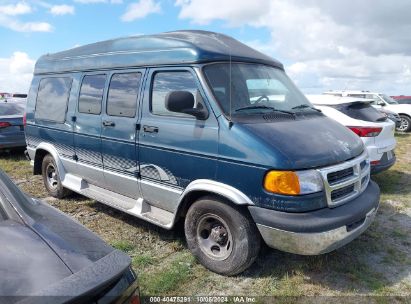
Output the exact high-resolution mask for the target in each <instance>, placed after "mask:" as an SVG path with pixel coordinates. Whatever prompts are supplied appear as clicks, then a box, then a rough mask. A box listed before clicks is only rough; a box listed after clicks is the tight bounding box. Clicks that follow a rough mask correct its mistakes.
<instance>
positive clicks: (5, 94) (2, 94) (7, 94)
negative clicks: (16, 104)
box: [0, 92, 12, 101]
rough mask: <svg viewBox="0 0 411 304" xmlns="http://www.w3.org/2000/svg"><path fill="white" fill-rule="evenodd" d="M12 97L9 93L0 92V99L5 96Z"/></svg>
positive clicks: (3, 98) (2, 99) (5, 97)
mask: <svg viewBox="0 0 411 304" xmlns="http://www.w3.org/2000/svg"><path fill="white" fill-rule="evenodd" d="M10 97H12V95H11V94H10V93H5V92H0V101H4V100H5V99H7V98H10Z"/></svg>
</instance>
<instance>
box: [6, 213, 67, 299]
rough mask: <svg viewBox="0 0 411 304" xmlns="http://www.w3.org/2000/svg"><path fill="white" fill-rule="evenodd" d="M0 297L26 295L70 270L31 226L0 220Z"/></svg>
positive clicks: (56, 279)
mask: <svg viewBox="0 0 411 304" xmlns="http://www.w3.org/2000/svg"><path fill="white" fill-rule="evenodd" d="M0 244H1V250H0V296H10V295H17V296H19V295H20V296H25V295H28V294H32V293H33V292H34V291H37V290H40V289H42V288H45V287H46V286H48V285H51V284H54V283H55V282H58V281H60V280H61V279H63V278H65V277H67V276H70V275H71V274H72V273H71V271H70V270H69V269H68V268H67V266H66V265H65V264H64V263H63V262H62V261H61V259H60V258H59V257H58V256H57V255H56V254H55V253H54V252H53V251H52V250H51V249H50V247H49V246H48V245H47V244H46V243H45V242H43V240H42V239H41V238H40V237H39V236H38V235H37V234H36V233H35V232H33V231H32V230H31V229H30V228H28V227H26V226H24V225H22V224H19V223H16V222H14V221H11V220H7V221H3V222H0Z"/></svg>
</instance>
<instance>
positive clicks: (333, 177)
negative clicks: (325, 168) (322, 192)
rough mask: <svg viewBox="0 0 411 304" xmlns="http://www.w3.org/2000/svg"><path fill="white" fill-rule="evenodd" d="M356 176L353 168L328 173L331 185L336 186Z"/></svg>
mask: <svg viewBox="0 0 411 304" xmlns="http://www.w3.org/2000/svg"><path fill="white" fill-rule="evenodd" d="M353 175H354V169H353V168H347V169H344V170H340V171H336V172H331V173H328V175H327V179H328V182H329V183H330V185H335V184H337V183H338V182H341V181H343V180H345V179H347V178H349V177H351V176H353Z"/></svg>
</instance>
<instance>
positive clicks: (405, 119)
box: [397, 115, 411, 132]
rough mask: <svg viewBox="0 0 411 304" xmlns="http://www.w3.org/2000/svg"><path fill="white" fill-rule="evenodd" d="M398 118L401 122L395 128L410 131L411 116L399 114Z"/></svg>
mask: <svg viewBox="0 0 411 304" xmlns="http://www.w3.org/2000/svg"><path fill="white" fill-rule="evenodd" d="M400 118H401V124H400V126H399V127H398V128H397V131H400V132H409V131H411V117H409V116H406V115H400Z"/></svg>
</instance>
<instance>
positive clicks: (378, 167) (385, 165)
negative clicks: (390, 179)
mask: <svg viewBox="0 0 411 304" xmlns="http://www.w3.org/2000/svg"><path fill="white" fill-rule="evenodd" d="M392 153H393V157H392V158H391V159H388V157H387V152H385V153H384V154H383V156H382V157H381V159H380V161H379V163H378V164H371V174H375V173H379V172H382V171H385V170H388V169H389V168H391V167H392V166H393V165H394V164H395V162H396V160H397V157H396V156H395V154H394V151H393V152H392Z"/></svg>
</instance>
